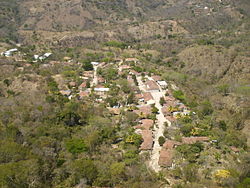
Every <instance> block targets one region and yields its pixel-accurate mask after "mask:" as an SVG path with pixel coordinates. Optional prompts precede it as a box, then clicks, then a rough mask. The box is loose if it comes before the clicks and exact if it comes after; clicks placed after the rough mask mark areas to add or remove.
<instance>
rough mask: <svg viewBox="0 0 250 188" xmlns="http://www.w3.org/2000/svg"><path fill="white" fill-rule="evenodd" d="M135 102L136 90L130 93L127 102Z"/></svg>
mask: <svg viewBox="0 0 250 188" xmlns="http://www.w3.org/2000/svg"><path fill="white" fill-rule="evenodd" d="M134 102H135V94H134V92H132V93H130V94H129V95H128V99H127V103H128V104H133V103H134Z"/></svg>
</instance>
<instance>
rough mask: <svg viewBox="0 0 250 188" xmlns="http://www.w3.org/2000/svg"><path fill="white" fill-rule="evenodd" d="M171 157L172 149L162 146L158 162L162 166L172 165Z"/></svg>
mask: <svg viewBox="0 0 250 188" xmlns="http://www.w3.org/2000/svg"><path fill="white" fill-rule="evenodd" d="M173 157H174V151H173V150H172V149H165V148H162V149H161V151H160V157H159V161H158V164H159V165H160V166H162V167H172V166H173Z"/></svg>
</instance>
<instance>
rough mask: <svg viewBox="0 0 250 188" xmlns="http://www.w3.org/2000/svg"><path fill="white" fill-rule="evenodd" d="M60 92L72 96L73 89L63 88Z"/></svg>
mask: <svg viewBox="0 0 250 188" xmlns="http://www.w3.org/2000/svg"><path fill="white" fill-rule="evenodd" d="M60 93H61V94H62V95H64V96H70V94H71V90H61V91H60Z"/></svg>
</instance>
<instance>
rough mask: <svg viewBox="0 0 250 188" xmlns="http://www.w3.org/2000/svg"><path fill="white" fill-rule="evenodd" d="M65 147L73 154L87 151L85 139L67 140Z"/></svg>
mask: <svg viewBox="0 0 250 188" xmlns="http://www.w3.org/2000/svg"><path fill="white" fill-rule="evenodd" d="M65 146H66V148H67V150H68V151H69V152H70V153H73V154H78V153H82V152H85V151H87V147H86V144H85V143H84V141H83V139H79V138H72V139H70V140H67V141H66V143H65Z"/></svg>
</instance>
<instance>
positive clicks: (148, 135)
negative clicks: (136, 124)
mask: <svg viewBox="0 0 250 188" xmlns="http://www.w3.org/2000/svg"><path fill="white" fill-rule="evenodd" d="M142 139H143V142H142V144H141V147H140V149H141V150H151V149H152V148H153V133H152V131H151V130H142Z"/></svg>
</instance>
